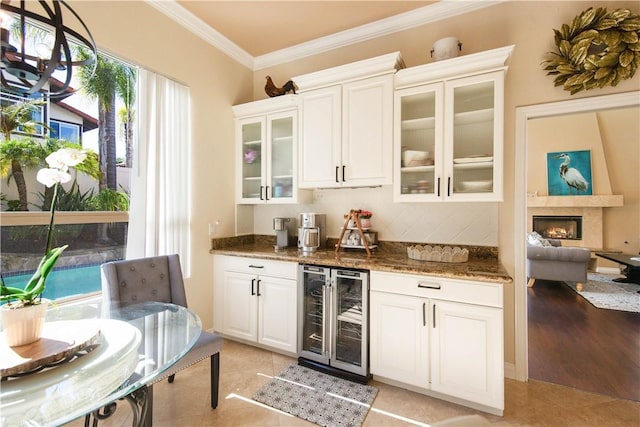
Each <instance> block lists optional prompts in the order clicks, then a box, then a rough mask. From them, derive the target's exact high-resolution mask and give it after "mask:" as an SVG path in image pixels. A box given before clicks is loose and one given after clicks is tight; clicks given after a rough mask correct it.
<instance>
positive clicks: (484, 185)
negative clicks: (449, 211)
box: [460, 179, 493, 191]
mask: <svg viewBox="0 0 640 427" xmlns="http://www.w3.org/2000/svg"><path fill="white" fill-rule="evenodd" d="M492 184H493V181H491V180H490V179H489V180H486V181H462V182H460V191H491V186H492Z"/></svg>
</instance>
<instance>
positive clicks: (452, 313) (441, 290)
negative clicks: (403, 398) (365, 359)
mask: <svg viewBox="0 0 640 427" xmlns="http://www.w3.org/2000/svg"><path fill="white" fill-rule="evenodd" d="M370 302H371V312H370V324H371V328H370V333H371V336H370V342H371V351H370V357H371V373H372V374H373V375H374V378H377V379H378V380H380V381H383V382H384V381H391V382H393V383H396V384H399V385H407V386H410V388H411V389H413V390H416V391H420V392H423V393H426V394H433V395H435V396H437V397H440V398H443V399H448V400H452V401H454V402H457V403H461V404H466V405H467V406H471V407H474V408H478V409H482V410H486V411H489V412H492V413H496V414H502V411H503V410H504V366H503V365H504V355H503V351H504V344H503V318H502V316H503V313H502V312H503V310H502V308H503V299H502V287H501V286H500V285H499V284H496V283H488V282H487V283H485V282H472V281H461V280H451V279H443V278H435V277H429V276H417V275H409V274H395V273H386V272H377V271H372V272H371V295H370Z"/></svg>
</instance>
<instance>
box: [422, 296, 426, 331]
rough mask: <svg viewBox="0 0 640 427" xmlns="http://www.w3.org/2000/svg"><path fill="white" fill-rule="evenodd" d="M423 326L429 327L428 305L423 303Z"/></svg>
mask: <svg viewBox="0 0 640 427" xmlns="http://www.w3.org/2000/svg"><path fill="white" fill-rule="evenodd" d="M422 326H427V303H426V302H423V303H422Z"/></svg>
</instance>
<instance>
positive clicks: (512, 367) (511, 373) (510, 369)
mask: <svg viewBox="0 0 640 427" xmlns="http://www.w3.org/2000/svg"><path fill="white" fill-rule="evenodd" d="M504 377H505V378H508V379H510V380H515V379H516V364H515V363H508V362H504Z"/></svg>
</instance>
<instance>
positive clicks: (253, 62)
mask: <svg viewBox="0 0 640 427" xmlns="http://www.w3.org/2000/svg"><path fill="white" fill-rule="evenodd" d="M145 1H146V2H147V3H148V4H150V5H151V6H153V7H154V8H156V9H157V10H158V11H160V12H162V13H163V14H165V15H166V16H168V17H169V18H171V19H173V20H174V21H176V22H177V23H178V24H180V25H182V26H183V27H185V28H186V29H188V30H189V31H191V32H193V33H194V34H195V35H197V36H198V37H200V38H202V39H203V40H205V41H206V42H208V43H209V44H211V45H213V46H214V47H216V48H218V49H220V50H221V51H222V52H224V53H225V54H227V55H228V56H230V57H231V58H233V59H235V60H236V61H238V62H239V63H240V64H242V65H244V66H246V67H248V68H250V69H251V70H252V71H257V70H261V69H264V68H268V67H273V66H276V65H279V64H283V63H286V62H291V61H293V60H297V59H300V58H305V57H309V56H313V55H317V54H318V53H322V52H327V51H330V50H333V49H338V48H341V47H345V46H349V45H352V44H355V43H360V42H363V41H366V40H371V39H375V38H378V37H382V36H385V35H388V34H393V33H396V32H399V31H404V30H407V29H410V28H414V27H419V26H422V25H426V24H429V23H433V22H437V21H441V20H444V19H448V18H451V17H454V16H458V15H463V14H466V13H470V12H474V11H476V10H480V9H484V8H487V7H491V6H495V5H497V4H500V3H503V2H505V1H508V0H482V1H478V0H475V1H440V2H438V3H434V4H431V5H429V6H425V7H421V8H419V9H415V10H412V11H409V12H405V13H401V14H399V15H395V16H392V17H389V18H385V19H381V20H378V21H375V22H372V23H369V24H365V25H361V26H359V27H355V28H352V29H349V30H345V31H340V32H338V33H335V34H332V35H329V36H325V37H320V38H318V39H315V40H312V41H309V42H305V43H300V44H297V45H295V46H291V47H288V48H285V49H280V50H276V51H274V52H270V53H267V54H264V55H260V56H256V57H253V56H251V55H250V54H249V53H247V52H246V51H245V50H244V49H242V48H241V47H239V46H238V45H236V44H235V43H233V42H232V41H230V40H229V39H227V38H226V37H225V36H223V35H222V34H220V33H219V32H218V31H216V30H215V29H213V28H211V27H210V26H208V25H207V24H206V23H205V22H204V21H202V20H201V19H200V18H198V17H197V16H195V15H194V14H192V13H191V12H189V11H187V10H186V9H184V8H183V7H182V6H180V5H179V4H178V3H177V2H176V1H175V0H145Z"/></svg>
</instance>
